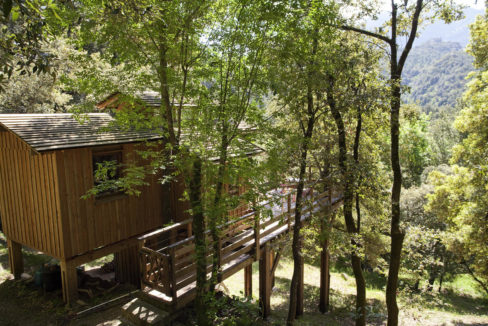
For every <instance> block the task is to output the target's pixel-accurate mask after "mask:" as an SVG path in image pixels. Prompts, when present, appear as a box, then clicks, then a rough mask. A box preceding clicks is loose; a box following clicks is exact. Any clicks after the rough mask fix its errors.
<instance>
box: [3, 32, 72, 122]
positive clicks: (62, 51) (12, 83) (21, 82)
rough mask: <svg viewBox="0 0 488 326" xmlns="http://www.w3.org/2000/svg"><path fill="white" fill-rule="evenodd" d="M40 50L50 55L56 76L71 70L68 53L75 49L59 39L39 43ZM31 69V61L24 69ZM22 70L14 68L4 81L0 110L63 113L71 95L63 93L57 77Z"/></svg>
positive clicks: (68, 105)
mask: <svg viewBox="0 0 488 326" xmlns="http://www.w3.org/2000/svg"><path fill="white" fill-rule="evenodd" d="M40 49H41V50H42V51H45V52H49V53H51V54H52V55H53V58H51V59H50V62H49V64H50V66H51V67H52V68H53V69H54V70H56V72H57V74H58V76H59V75H63V74H70V73H71V72H72V71H73V70H74V69H75V63H74V62H73V61H72V59H71V56H72V55H73V54H74V53H75V52H76V51H75V50H74V49H73V48H72V47H71V46H70V45H69V44H68V43H67V42H66V40H64V39H63V38H58V39H56V40H55V41H52V42H50V43H43V44H42V46H41V48H40ZM18 57H19V55H16V56H15V58H18ZM34 68H35V65H34V64H31V65H30V66H26V69H34ZM23 71H24V70H17V69H16V70H14V71H13V72H12V75H11V76H10V78H9V79H8V80H6V81H4V84H3V91H2V92H0V112H2V113H41V112H48V113H51V112H64V111H66V110H67V109H69V108H70V106H71V102H72V100H73V96H72V95H71V94H68V93H67V92H65V90H64V86H63V85H62V84H61V83H60V80H59V78H56V77H54V76H52V75H50V74H26V73H22V72H23Z"/></svg>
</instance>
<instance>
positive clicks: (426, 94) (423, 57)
mask: <svg viewBox="0 0 488 326" xmlns="http://www.w3.org/2000/svg"><path fill="white" fill-rule="evenodd" d="M472 61H473V60H472V58H471V56H469V55H468V54H467V53H466V52H465V51H464V49H463V48H462V47H461V45H460V44H459V43H455V42H443V41H442V40H441V39H432V40H430V41H428V42H425V43H423V44H420V45H419V46H417V47H415V48H413V49H412V53H411V54H410V56H409V58H408V60H407V62H406V64H405V71H404V78H403V82H404V83H405V84H406V85H408V86H409V87H410V92H409V93H407V94H405V96H404V99H405V101H406V102H409V103H418V104H419V105H420V106H422V107H423V111H424V112H430V111H432V110H434V111H435V108H436V107H440V106H455V105H456V102H457V99H458V98H460V96H461V95H462V93H463V91H464V85H465V84H466V75H467V74H468V72H470V71H471V70H473V68H472Z"/></svg>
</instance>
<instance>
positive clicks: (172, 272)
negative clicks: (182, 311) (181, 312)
mask: <svg viewBox="0 0 488 326" xmlns="http://www.w3.org/2000/svg"><path fill="white" fill-rule="evenodd" d="M168 274H169V284H170V293H171V297H172V298H173V305H174V306H177V300H178V298H177V289H176V259H175V248H171V249H170V250H169V256H168Z"/></svg>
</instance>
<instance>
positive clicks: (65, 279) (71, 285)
mask: <svg viewBox="0 0 488 326" xmlns="http://www.w3.org/2000/svg"><path fill="white" fill-rule="evenodd" d="M61 282H62V286H63V300H64V302H66V304H68V305H72V304H73V303H74V302H75V301H76V299H78V275H77V274H76V265H75V264H74V263H73V261H66V260H64V259H63V260H61Z"/></svg>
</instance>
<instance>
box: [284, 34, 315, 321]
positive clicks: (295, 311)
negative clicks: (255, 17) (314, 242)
mask: <svg viewBox="0 0 488 326" xmlns="http://www.w3.org/2000/svg"><path fill="white" fill-rule="evenodd" d="M317 32H318V31H317V30H316V29H315V30H314V37H313V40H312V58H311V60H310V62H309V63H308V65H309V66H308V73H307V74H308V76H307V78H308V80H307V104H306V105H307V112H306V117H307V125H306V126H304V125H303V122H300V124H301V127H302V130H303V139H302V144H301V150H300V171H299V175H298V185H297V195H296V200H295V226H294V228H293V242H292V253H293V276H292V279H291V284H290V305H289V308H288V318H287V325H293V322H294V320H295V319H296V317H297V315H301V313H302V311H301V305H299V304H298V300H303V298H302V297H301V293H299V292H300V291H299V283H301V282H303V279H302V270H303V257H302V246H303V236H302V235H300V230H301V227H302V222H301V219H302V207H303V198H302V197H303V188H304V185H305V172H306V169H307V156H308V148H309V144H310V141H311V140H312V135H313V128H314V125H315V120H316V119H315V115H316V109H315V108H314V97H313V91H314V89H313V86H312V82H313V77H314V75H315V69H316V68H315V55H316V53H317V48H318V35H317Z"/></svg>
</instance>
